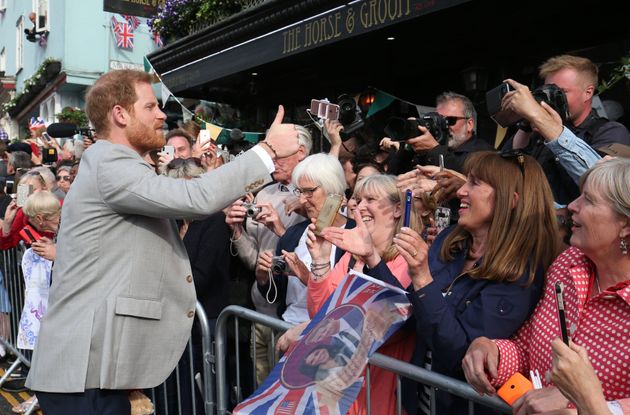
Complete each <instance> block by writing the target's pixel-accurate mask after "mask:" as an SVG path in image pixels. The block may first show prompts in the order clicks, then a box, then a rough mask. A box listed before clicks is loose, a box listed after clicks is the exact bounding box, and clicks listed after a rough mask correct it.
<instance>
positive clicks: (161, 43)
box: [152, 32, 164, 48]
mask: <svg viewBox="0 0 630 415" xmlns="http://www.w3.org/2000/svg"><path fill="white" fill-rule="evenodd" d="M152 37H153V41H154V42H155V44H156V46H157V47H158V48H161V47H162V46H164V41H163V40H162V36H160V34H159V33H158V32H153V34H152Z"/></svg>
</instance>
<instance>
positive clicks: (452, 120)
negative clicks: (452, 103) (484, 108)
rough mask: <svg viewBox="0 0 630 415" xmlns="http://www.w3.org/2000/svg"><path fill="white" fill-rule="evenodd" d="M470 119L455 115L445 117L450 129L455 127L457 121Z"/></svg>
mask: <svg viewBox="0 0 630 415" xmlns="http://www.w3.org/2000/svg"><path fill="white" fill-rule="evenodd" d="M469 118H470V117H457V116H455V115H449V116H448V117H444V119H445V120H446V124H448V126H449V127H452V126H454V125H455V124H457V121H459V120H467V119H469Z"/></svg>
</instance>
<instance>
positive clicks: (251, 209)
mask: <svg viewBox="0 0 630 415" xmlns="http://www.w3.org/2000/svg"><path fill="white" fill-rule="evenodd" d="M243 207H244V208H245V214H246V215H247V217H248V218H255V217H256V216H258V214H259V213H260V210H261V209H260V208H259V207H256V205H255V204H254V203H243Z"/></svg>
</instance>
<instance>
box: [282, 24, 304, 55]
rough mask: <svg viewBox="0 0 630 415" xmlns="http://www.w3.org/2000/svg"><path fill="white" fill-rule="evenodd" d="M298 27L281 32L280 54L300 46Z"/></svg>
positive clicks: (299, 30) (292, 50)
mask: <svg viewBox="0 0 630 415" xmlns="http://www.w3.org/2000/svg"><path fill="white" fill-rule="evenodd" d="M300 32H301V29H300V27H299V26H298V27H295V28H293V29H289V30H287V31H286V32H284V33H282V44H283V47H282V54H283V55H284V54H286V53H291V52H294V51H296V50H298V49H300V48H301V46H300Z"/></svg>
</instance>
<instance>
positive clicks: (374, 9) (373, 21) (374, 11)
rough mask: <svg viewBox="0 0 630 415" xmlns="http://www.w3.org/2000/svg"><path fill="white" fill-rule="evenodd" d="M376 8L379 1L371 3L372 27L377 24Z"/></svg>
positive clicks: (375, 0)
mask: <svg viewBox="0 0 630 415" xmlns="http://www.w3.org/2000/svg"><path fill="white" fill-rule="evenodd" d="M376 6H378V3H377V0H372V1H370V26H368V27H372V26H374V25H375V24H376V15H377V13H376Z"/></svg>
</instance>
